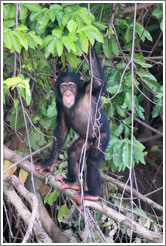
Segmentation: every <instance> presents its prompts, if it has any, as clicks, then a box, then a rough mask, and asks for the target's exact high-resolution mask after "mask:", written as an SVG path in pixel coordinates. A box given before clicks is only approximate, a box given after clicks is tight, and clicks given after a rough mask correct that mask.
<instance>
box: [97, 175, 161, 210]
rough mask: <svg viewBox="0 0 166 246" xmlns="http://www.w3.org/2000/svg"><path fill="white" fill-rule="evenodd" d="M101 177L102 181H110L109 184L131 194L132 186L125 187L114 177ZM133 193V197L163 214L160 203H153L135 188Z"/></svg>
mask: <svg viewBox="0 0 166 246" xmlns="http://www.w3.org/2000/svg"><path fill="white" fill-rule="evenodd" d="M101 177H102V179H103V180H104V181H108V182H110V183H112V184H115V185H117V186H118V187H119V188H120V189H122V190H123V189H124V188H125V191H127V192H128V193H130V192H131V189H130V186H128V185H126V186H125V184H124V183H123V182H121V181H119V180H116V179H114V178H112V177H109V176H107V175H105V174H102V175H101ZM132 191H133V195H134V196H136V197H138V198H139V199H140V200H142V201H143V202H145V203H147V204H148V205H149V206H152V207H153V208H155V209H157V210H158V211H160V212H163V207H162V206H161V205H159V204H158V203H156V202H154V201H152V200H151V199H149V198H148V197H146V196H144V195H142V194H141V193H140V192H138V191H137V190H135V189H134V188H133V189H132Z"/></svg>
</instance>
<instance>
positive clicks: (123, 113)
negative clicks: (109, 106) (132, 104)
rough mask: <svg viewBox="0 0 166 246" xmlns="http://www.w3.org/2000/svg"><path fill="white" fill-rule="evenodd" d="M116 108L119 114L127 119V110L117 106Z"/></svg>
mask: <svg viewBox="0 0 166 246" xmlns="http://www.w3.org/2000/svg"><path fill="white" fill-rule="evenodd" d="M115 108H116V110H117V113H118V114H120V115H121V116H122V117H125V109H124V108H122V106H120V105H116V106H115Z"/></svg>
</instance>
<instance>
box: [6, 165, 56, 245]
mask: <svg viewBox="0 0 166 246" xmlns="http://www.w3.org/2000/svg"><path fill="white" fill-rule="evenodd" d="M29 164H30V163H29ZM9 180H10V181H11V182H12V185H10V184H9ZM3 183H4V189H3V191H4V193H5V195H6V196H7V198H8V200H9V201H10V202H11V203H12V204H13V205H14V207H15V208H16V210H17V212H18V214H20V216H21V217H22V219H23V220H24V221H25V223H26V224H27V225H28V226H29V225H30V226H32V227H33V230H34V233H35V235H36V237H37V239H38V241H39V243H52V240H51V239H50V237H49V236H48V235H47V234H46V232H45V231H44V230H43V228H42V227H41V225H40V223H39V221H37V220H36V215H37V207H36V202H34V201H35V200H36V196H35V195H34V194H32V193H30V192H29V191H28V190H27V189H26V188H25V187H24V185H23V184H22V183H21V182H20V181H19V180H18V179H17V177H16V176H14V175H13V176H11V177H6V176H5V178H4V182H3ZM13 185H14V186H15V188H16V189H17V190H19V192H20V193H21V194H22V195H23V196H24V197H25V198H26V199H27V200H28V201H29V202H30V203H31V205H32V213H31V212H30V211H29V210H28V209H27V208H26V207H25V205H24V203H23V201H22V200H21V198H20V197H19V196H18V195H17V193H16V192H15V190H14V188H13ZM33 202H34V204H33ZM31 223H32V225H31Z"/></svg>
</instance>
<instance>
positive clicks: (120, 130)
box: [113, 123, 123, 137]
mask: <svg viewBox="0 0 166 246" xmlns="http://www.w3.org/2000/svg"><path fill="white" fill-rule="evenodd" d="M122 132H123V124H122V123H121V124H119V126H118V127H117V128H116V129H115V130H114V132H113V134H114V136H116V137H119V136H120V134H122Z"/></svg>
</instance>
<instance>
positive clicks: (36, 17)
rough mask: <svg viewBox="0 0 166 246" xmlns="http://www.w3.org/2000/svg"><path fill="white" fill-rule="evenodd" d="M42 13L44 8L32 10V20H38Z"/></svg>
mask: <svg viewBox="0 0 166 246" xmlns="http://www.w3.org/2000/svg"><path fill="white" fill-rule="evenodd" d="M41 14H42V10H41V11H39V12H32V13H31V15H30V21H32V22H33V21H36V20H37V19H38V17H39V16H40V15H41Z"/></svg>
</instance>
